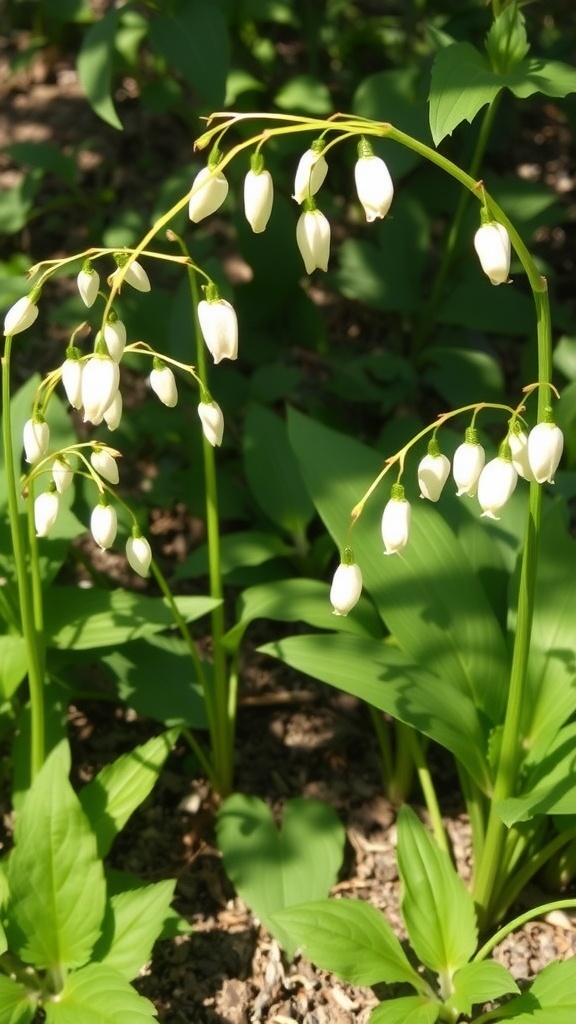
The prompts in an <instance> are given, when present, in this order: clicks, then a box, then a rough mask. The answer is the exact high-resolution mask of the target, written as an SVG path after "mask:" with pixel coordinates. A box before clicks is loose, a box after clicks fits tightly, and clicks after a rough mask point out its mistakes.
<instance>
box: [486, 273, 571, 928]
mask: <svg viewBox="0 0 576 1024" xmlns="http://www.w3.org/2000/svg"><path fill="white" fill-rule="evenodd" d="M519 255H521V254H519ZM521 258H522V255H521ZM530 269H531V271H532V270H534V274H535V276H536V278H537V280H538V285H539V287H538V289H537V290H535V291H534V292H533V294H534V303H535V306H536V318H537V331H538V381H539V383H540V384H545V383H548V382H549V381H550V379H551V373H552V343H551V335H552V329H551V320H550V306H549V303H548V293H547V290H546V288H545V285H546V282H545V281H544V279H543V278H540V277H539V276H538V275H537V274H536V272H535V268H533V264H532V260H531V259H530ZM531 276H532V275H529V277H531ZM531 283H532V280H531ZM548 402H549V393H548V388H546V387H540V388H539V389H538V419H539V420H541V419H543V417H544V409H545V407H546V405H547V403H548ZM541 521H542V487H541V486H540V484H537V483H535V482H533V483H531V484H530V496H529V504H528V519H527V524H526V533H525V541H524V548H523V552H522V562H521V568H520V579H519V583H518V608H517V617H516V628H515V633H514V646H513V651H512V667H511V671H510V686H509V691H508V704H507V708H506V716H505V719H504V725H503V729H502V739H501V746H500V756H499V759H498V765H497V769H496V779H495V783H494V790H493V793H492V799H491V806H490V813H489V817H488V825H487V830H486V843H485V848H484V856H483V858H482V861H481V862H480V865H479V868H478V872H477V876H476V879H475V883H474V890H473V892H474V898H475V900H476V902H477V905H478V907H479V908H480V913H481V916H482V917H483V918H484V920H485V921H487V920H489V917H490V913H491V912H492V910H493V908H494V907H495V906H496V904H497V902H498V899H499V896H500V892H501V890H502V888H503V887H504V886H505V884H506V877H505V876H504V875H503V872H502V867H501V864H502V856H503V851H504V844H505V840H506V828H505V826H504V824H503V822H502V820H501V818H500V814H499V804H500V803H501V801H503V800H505V799H506V798H507V797H509V796H511V795H512V794H513V793H514V787H515V784H516V779H517V777H518V766H519V763H520V759H521V756H522V749H521V735H520V726H521V719H522V710H523V707H524V690H525V681H526V669H527V665H528V656H529V651H530V636H531V631H532V619H533V614H534V596H535V589H536V570H537V563H538V548H539V540H540V529H541Z"/></svg>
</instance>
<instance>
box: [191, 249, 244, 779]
mask: <svg viewBox="0 0 576 1024" xmlns="http://www.w3.org/2000/svg"><path fill="white" fill-rule="evenodd" d="M188 278H189V281H190V293H191V297H192V306H193V310H194V329H195V335H196V364H197V367H198V376H199V378H200V380H201V381H202V382H203V383H204V384H205V385H206V384H207V366H206V352H205V348H204V345H203V341H202V334H201V331H200V323H199V321H198V303H199V301H200V292H199V288H198V282H197V279H196V274H195V272H194V271H193V270H192V269H189V270H188ZM202 454H203V459H204V480H205V487H206V533H207V540H208V573H209V579H210V594H211V596H212V597H214V598H216V599H218V602H219V603H218V604H217V606H216V607H215V608H214V610H213V611H212V613H211V625H212V666H213V673H214V693H213V698H214V729H213V732H212V737H211V738H212V758H213V761H214V765H215V773H216V776H217V779H218V791H219V793H220V795H221V796H225V795H226V794H227V793H229V792H230V790H231V788H232V781H233V770H234V765H233V754H234V736H235V729H236V701H234V703H233V706H232V703H231V700H230V679H229V675H228V669H229V667H228V664H227V658H226V651H225V649H224V644H223V642H222V640H223V636H224V633H225V629H226V623H225V619H224V603H223V587H222V569H221V559H220V518H219V514H218V486H217V481H216V458H215V452H214V448H213V446H212V445H211V444H210V443H209V442H208V441H207V440H206V437H205V436H204V434H202ZM235 689H236V684H235V683H234V690H235Z"/></svg>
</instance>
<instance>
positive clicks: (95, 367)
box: [82, 352, 120, 426]
mask: <svg viewBox="0 0 576 1024" xmlns="http://www.w3.org/2000/svg"><path fill="white" fill-rule="evenodd" d="M119 383H120V370H119V369H118V363H116V362H114V360H113V359H111V358H110V356H105V355H101V354H100V353H99V352H96V353H95V354H94V355H93V356H91V357H90V359H89V360H88V362H87V363H86V364H85V365H84V369H83V371H82V405H83V406H84V423H93V424H94V425H95V426H96V425H97V424H98V423H101V422H102V420H103V418H104V413H105V412H106V410H107V408H108V406H109V405H110V403H111V402H112V401H113V400H114V398H115V396H116V393H117V391H118V385H119Z"/></svg>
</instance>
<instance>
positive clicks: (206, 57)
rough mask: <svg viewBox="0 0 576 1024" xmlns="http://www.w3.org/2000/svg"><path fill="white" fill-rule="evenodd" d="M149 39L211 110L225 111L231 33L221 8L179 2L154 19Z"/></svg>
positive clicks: (202, 2) (197, 1)
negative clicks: (222, 108)
mask: <svg viewBox="0 0 576 1024" xmlns="http://www.w3.org/2000/svg"><path fill="white" fill-rule="evenodd" d="M149 38H150V42H151V44H152V46H153V47H154V49H155V50H156V52H157V53H159V54H161V55H162V57H164V59H165V60H166V62H167V64H168V67H169V68H170V70H171V71H177V72H179V73H180V74H181V75H182V76H183V77H184V78H185V79H186V81H187V82H189V84H190V85H191V86H192V87H193V88H194V89H195V90H196V92H197V93H198V94H199V96H200V97H201V99H202V101H203V103H204V104H205V105H207V106H209V107H210V108H212V109H214V108H216V109H218V108H221V107H222V104H223V102H224V96H225V93H226V77H227V74H228V51H229V42H228V32H227V27H226V21H225V18H224V15H223V12H222V10H221V7H220V5H219V4H215V3H206V0H179V2H176V3H175V4H173V5H172V10H171V11H170V13H166V14H165V13H161V14H156V13H154V14H152V15H151V16H150V30H149Z"/></svg>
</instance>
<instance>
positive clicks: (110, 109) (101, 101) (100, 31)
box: [78, 8, 122, 131]
mask: <svg viewBox="0 0 576 1024" xmlns="http://www.w3.org/2000/svg"><path fill="white" fill-rule="evenodd" d="M120 13H121V12H120V9H119V8H118V9H116V8H112V9H111V10H109V11H107V13H106V14H105V15H104V17H103V18H100V20H99V21H96V22H94V24H93V25H91V26H90V28H89V29H88V31H87V32H86V34H85V35H84V38H83V40H82V45H81V47H80V52H79V54H78V77H79V79H80V83H81V85H82V88H83V89H84V92H85V93H86V96H87V97H88V100H89V102H90V105H91V106H92V108H93V110H95V111H96V113H97V114H98V116H99V117H101V118H102V120H103V121H106V123H107V124H110V125H112V127H113V128H118V130H119V131H122V122H121V121H120V119H119V117H118V114H117V113H116V110H115V107H114V103H113V101H112V66H113V60H114V37H115V35H116V30H117V28H118V20H119V17H120Z"/></svg>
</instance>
